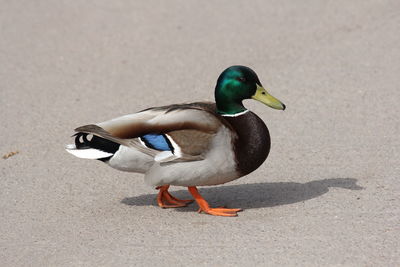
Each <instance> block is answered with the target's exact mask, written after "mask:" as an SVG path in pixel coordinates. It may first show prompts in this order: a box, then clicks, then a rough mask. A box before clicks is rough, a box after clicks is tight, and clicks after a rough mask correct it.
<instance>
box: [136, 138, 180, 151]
mask: <svg viewBox="0 0 400 267" xmlns="http://www.w3.org/2000/svg"><path fill="white" fill-rule="evenodd" d="M140 139H141V140H142V141H143V142H144V143H145V144H146V146H147V147H150V148H153V149H156V150H161V151H173V148H172V145H171V143H170V142H169V140H168V139H167V137H166V136H165V135H163V134H146V135H143V136H141V137H140Z"/></svg>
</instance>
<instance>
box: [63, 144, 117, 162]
mask: <svg viewBox="0 0 400 267" xmlns="http://www.w3.org/2000/svg"><path fill="white" fill-rule="evenodd" d="M65 150H66V151H67V152H68V153H71V154H72V155H74V156H75V157H78V158H82V159H101V158H107V157H110V156H112V155H114V154H112V153H108V152H104V151H101V150H98V149H95V148H84V149H77V148H76V147H75V145H73V144H71V145H66V146H65Z"/></svg>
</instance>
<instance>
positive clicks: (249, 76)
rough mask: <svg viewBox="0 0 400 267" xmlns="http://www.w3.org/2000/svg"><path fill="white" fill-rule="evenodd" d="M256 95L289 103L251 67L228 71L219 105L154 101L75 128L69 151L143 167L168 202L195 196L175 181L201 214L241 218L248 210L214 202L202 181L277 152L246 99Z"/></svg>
mask: <svg viewBox="0 0 400 267" xmlns="http://www.w3.org/2000/svg"><path fill="white" fill-rule="evenodd" d="M245 99H255V100H258V101H260V102H262V103H264V104H266V105H267V106H269V107H272V108H274V109H279V110H284V109H285V105H284V104H283V103H282V102H280V101H279V100H278V99H276V98H274V97H273V96H271V95H270V94H269V93H268V92H267V91H266V90H265V89H264V88H263V87H262V85H261V82H260V80H259V79H258V77H257V74H256V73H255V72H254V71H253V70H252V69H250V68H248V67H245V66H232V67H229V68H227V69H226V70H224V71H223V72H222V73H221V75H220V76H219V78H218V81H217V85H216V87H215V103H212V102H195V103H189V104H175V105H169V106H162V107H153V108H148V109H145V110H142V111H140V112H137V113H134V114H130V115H126V116H122V117H118V118H115V119H112V120H108V121H105V122H101V123H97V124H90V125H85V126H81V127H78V128H76V129H75V131H76V132H77V133H76V134H75V135H74V136H75V144H71V145H67V147H66V150H67V151H68V152H69V153H71V154H73V155H75V156H77V157H79V158H88V159H98V160H101V161H103V162H104V163H106V164H108V165H109V166H111V167H112V168H115V169H118V170H122V171H128V172H137V173H143V174H144V175H145V176H144V180H145V182H146V183H147V184H149V185H151V186H155V187H156V189H158V190H159V193H158V196H157V203H158V205H159V206H160V207H162V208H176V207H184V206H187V205H188V204H189V203H190V202H192V201H193V200H182V199H178V198H176V197H174V196H172V195H171V194H170V193H169V192H168V189H169V186H170V185H175V186H185V187H188V190H189V192H190V193H191V195H192V196H193V197H194V200H195V201H196V202H197V204H198V205H199V212H205V213H207V214H210V215H218V216H237V212H238V211H241V209H228V208H225V207H219V208H211V207H210V206H209V204H208V203H207V201H206V200H204V199H203V198H202V196H201V195H200V194H199V192H198V190H197V188H196V186H210V185H219V184H224V183H227V182H230V181H233V180H235V179H238V178H239V177H242V176H244V175H247V174H249V173H251V172H252V171H254V170H256V169H257V168H258V167H259V166H260V165H261V164H262V163H263V162H264V161H265V159H266V158H267V156H268V154H269V151H270V144H271V141H270V135H269V131H268V128H267V126H266V125H265V124H264V122H263V121H262V120H261V119H260V118H259V117H258V116H257V115H256V114H254V113H253V112H251V111H249V110H247V109H246V108H245V107H244V106H243V104H242V101H243V100H245Z"/></svg>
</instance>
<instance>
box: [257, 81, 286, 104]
mask: <svg viewBox="0 0 400 267" xmlns="http://www.w3.org/2000/svg"><path fill="white" fill-rule="evenodd" d="M251 98H253V99H255V100H257V101H260V102H261V103H264V104H265V105H267V106H269V107H271V108H274V109H280V110H285V108H286V106H285V104H283V103H282V102H281V101H279V100H278V99H276V98H275V97H273V96H272V95H270V94H269V93H268V92H267V90H265V89H264V88H263V87H262V86H259V85H258V84H257V90H256V93H255V94H254V95H253V96H252V97H251Z"/></svg>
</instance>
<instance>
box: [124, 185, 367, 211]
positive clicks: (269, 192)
mask: <svg viewBox="0 0 400 267" xmlns="http://www.w3.org/2000/svg"><path fill="white" fill-rule="evenodd" d="M331 187H332V188H343V189H348V190H362V189H364V188H363V187H361V186H359V185H357V179H354V178H331V179H323V180H315V181H311V182H307V183H303V184H302V183H294V182H281V183H254V184H240V185H228V186H218V187H204V188H200V189H199V191H200V193H201V195H202V196H203V197H204V198H205V199H206V200H207V201H208V202H209V203H210V206H221V205H223V206H227V207H240V208H242V209H256V208H264V207H274V206H280V205H287V204H293V203H297V202H302V201H305V200H309V199H313V198H316V197H319V196H322V195H323V194H326V193H328V192H329V188H331ZM170 192H171V193H172V194H173V195H174V196H176V197H177V198H181V199H189V198H191V196H190V194H189V193H188V192H187V190H178V191H172V190H171V191H170ZM156 197H157V194H147V195H141V196H135V197H129V198H124V199H122V200H121V203H123V204H126V205H130V206H148V205H154V206H157V202H156ZM192 206H193V205H192ZM194 206H195V208H197V205H194ZM177 210H181V211H183V210H187V208H186V209H182V208H178V209H177ZM189 210H192V209H189Z"/></svg>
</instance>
